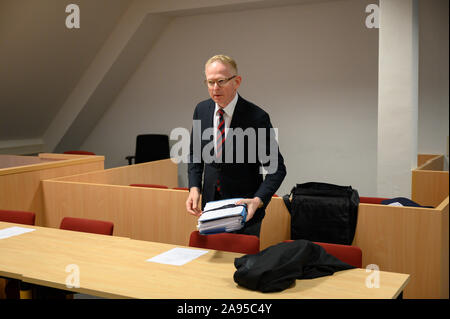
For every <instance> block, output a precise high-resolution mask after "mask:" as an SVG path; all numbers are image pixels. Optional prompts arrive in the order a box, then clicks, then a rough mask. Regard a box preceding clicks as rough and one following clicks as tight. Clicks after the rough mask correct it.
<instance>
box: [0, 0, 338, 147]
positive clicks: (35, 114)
mask: <svg viewBox="0 0 450 319" xmlns="http://www.w3.org/2000/svg"><path fill="white" fill-rule="evenodd" d="M327 1H339V0H95V1H93V0H76V1H75V0H39V1H37V0H0V153H8V154H27V153H28V154H29V153H37V152H42V151H48V152H54V151H55V152H62V151H63V150H65V149H70V148H76V147H78V146H79V145H81V144H82V142H83V140H84V139H85V138H86V136H87V135H88V134H89V132H90V131H91V130H92V129H93V128H94V127H95V125H96V123H97V121H98V120H99V119H100V118H101V116H102V114H103V113H104V112H105V110H106V109H107V108H108V107H109V106H110V104H111V103H112V102H113V101H114V98H115V95H116V94H117V93H118V92H120V90H121V88H122V87H123V85H124V84H125V83H126V81H127V80H128V77H129V76H130V75H131V74H132V73H133V72H134V71H135V70H136V68H137V67H138V65H139V63H140V61H141V60H142V59H143V57H144V56H145V54H147V53H148V51H149V50H150V49H151V45H152V43H153V41H155V39H156V38H157V37H158V35H159V33H160V32H161V31H162V30H163V29H164V27H165V25H166V24H167V23H168V22H169V21H170V19H172V18H173V17H176V16H183V15H191V14H202V13H208V12H220V11H233V10H248V9H255V8H262V7H271V6H281V5H290V4H294V3H305V4H306V3H313V2H327ZM71 3H74V4H77V5H78V6H79V8H80V28H79V29H68V28H67V27H66V24H65V21H66V18H67V16H68V15H69V13H66V6H67V5H69V4H71Z"/></svg>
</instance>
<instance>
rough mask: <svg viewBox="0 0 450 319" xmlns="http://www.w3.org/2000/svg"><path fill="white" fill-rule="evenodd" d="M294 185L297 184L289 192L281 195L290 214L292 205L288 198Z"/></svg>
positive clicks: (293, 189)
mask: <svg viewBox="0 0 450 319" xmlns="http://www.w3.org/2000/svg"><path fill="white" fill-rule="evenodd" d="M296 187H297V186H294V187H292V189H291V193H290V194H286V195H284V196H283V202H284V204H285V205H286V208H287V210H288V211H289V214H290V215H292V205H291V201H290V200H289V198H290V197H291V195H292V194H293V193H294V191H295V188H296Z"/></svg>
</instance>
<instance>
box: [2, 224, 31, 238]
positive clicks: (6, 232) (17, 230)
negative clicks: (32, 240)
mask: <svg viewBox="0 0 450 319" xmlns="http://www.w3.org/2000/svg"><path fill="white" fill-rule="evenodd" d="M34 230H36V229H33V228H24V227H18V226H13V227H8V228H5V229H0V239H5V238H9V237H12V236H18V235H22V234H25V233H29V232H32V231H34Z"/></svg>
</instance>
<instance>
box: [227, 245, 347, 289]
mask: <svg viewBox="0 0 450 319" xmlns="http://www.w3.org/2000/svg"><path fill="white" fill-rule="evenodd" d="M234 265H235V267H236V269H237V270H236V272H235V273H234V275H233V279H234V281H235V282H236V283H237V284H239V285H241V286H243V287H246V288H248V289H252V290H258V291H262V292H274V291H282V290H284V289H287V288H289V287H291V286H292V285H293V284H294V283H295V280H296V279H313V278H318V277H323V276H330V275H332V274H334V273H335V272H337V271H341V270H345V269H353V268H355V267H354V266H351V265H349V264H346V263H344V262H343V261H341V260H339V259H337V258H336V257H334V256H332V255H330V254H328V253H327V252H326V250H325V249H324V248H323V247H321V246H319V245H318V244H316V243H313V242H311V241H309V240H304V239H299V240H295V241H292V242H287V243H279V244H276V245H273V246H270V247H267V248H266V249H264V250H262V251H260V252H259V253H258V254H254V255H251V254H248V255H245V256H242V257H239V258H236V259H235V260H234Z"/></svg>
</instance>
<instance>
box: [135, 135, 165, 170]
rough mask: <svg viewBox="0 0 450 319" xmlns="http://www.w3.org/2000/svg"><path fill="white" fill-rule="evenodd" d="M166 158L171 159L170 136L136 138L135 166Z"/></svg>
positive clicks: (141, 136)
mask: <svg viewBox="0 0 450 319" xmlns="http://www.w3.org/2000/svg"><path fill="white" fill-rule="evenodd" d="M166 158H170V149H169V136H168V135H163V134H141V135H138V136H137V137H136V153H135V159H134V163H135V164H138V163H145V162H151V161H157V160H161V159H166Z"/></svg>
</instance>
